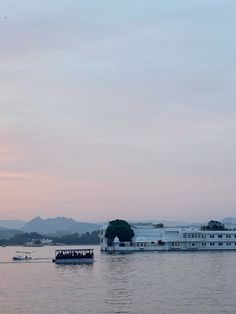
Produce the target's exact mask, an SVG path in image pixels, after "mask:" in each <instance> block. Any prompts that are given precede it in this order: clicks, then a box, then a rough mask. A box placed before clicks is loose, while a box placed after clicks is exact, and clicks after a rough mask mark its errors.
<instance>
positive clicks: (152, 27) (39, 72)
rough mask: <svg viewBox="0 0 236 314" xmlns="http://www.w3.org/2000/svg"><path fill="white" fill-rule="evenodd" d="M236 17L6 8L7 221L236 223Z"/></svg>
mask: <svg viewBox="0 0 236 314" xmlns="http://www.w3.org/2000/svg"><path fill="white" fill-rule="evenodd" d="M234 9H236V5H235V4H234V3H233V2H227V3H224V2H222V3H220V2H212V1H203V0H202V1H198V2H196V3H192V2H191V3H185V2H184V3H178V5H176V6H175V5H173V3H172V2H169V1H166V2H165V3H164V2H163V3H159V2H158V1H156V2H155V1H153V2H148V3H145V2H142V1H140V2H138V3H137V2H135V1H134V0H131V1H130V2H129V3H127V1H123V0H121V1H119V2H117V3H115V2H111V3H106V4H105V3H103V2H102V3H101V2H99V1H94V2H93V5H92V4H91V2H90V1H88V2H87V1H86V2H82V1H75V0H71V1H69V2H68V1H66V0H62V1H60V2H56V1H52V2H51V1H50V2H48V1H46V0H42V1H40V2H38V3H36V2H35V3H34V2H32V1H26V0H23V1H21V2H19V1H15V0H12V1H5V0H4V1H2V2H1V4H0V11H1V12H2V19H1V18H0V26H1V27H0V36H1V42H0V67H1V74H0V95H1V99H0V219H15V218H18V219H31V218H32V217H34V216H38V215H40V216H43V217H52V216H57V215H64V216H68V217H74V218H76V219H79V220H87V221H103V220H107V219H111V218H118V217H119V218H125V219H171V220H185V221H203V220H208V219H211V218H214V219H220V218H223V217H225V216H236V194H235V191H234V186H235V182H236V144H235V143H236V142H235V134H236V107H235V99H236V89H235V82H236V76H235V74H236V63H235V53H236V45H235V43H234V42H233V41H232V38H233V36H234V33H233V30H234V29H235V27H236V25H235V23H236V22H235V17H234V16H233V15H232V12H233V10H234ZM5 17H6V18H5ZM220 21H221V22H222V21H224V22H225V23H220Z"/></svg>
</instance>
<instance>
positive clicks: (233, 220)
mask: <svg viewBox="0 0 236 314" xmlns="http://www.w3.org/2000/svg"><path fill="white" fill-rule="evenodd" d="M222 223H223V224H232V225H236V218H233V217H226V218H224V219H223V220H222Z"/></svg>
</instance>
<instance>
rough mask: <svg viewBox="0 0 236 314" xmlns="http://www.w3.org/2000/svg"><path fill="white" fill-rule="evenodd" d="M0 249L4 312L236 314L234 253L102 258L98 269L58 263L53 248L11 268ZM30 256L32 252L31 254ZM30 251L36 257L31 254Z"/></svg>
mask: <svg viewBox="0 0 236 314" xmlns="http://www.w3.org/2000/svg"><path fill="white" fill-rule="evenodd" d="M16 250H24V251H25V250H26V249H25V248H19V247H17V248H16V247H6V248H0V261H1V263H0V275H1V277H0V278H1V279H0V313H3V314H5V313H6V314H16V313H17V314H20V313H32V314H34V313H35V314H36V313H37V314H41V313H42V314H45V313H56V314H64V313H81V314H82V313H83V314H87V313H93V314H95V313H103V314H112V313H132V314H137V313H143V314H149V313H150V314H153V313H160V314H164V313H180V314H184V313H192V314H194V313H196V314H199V313H204V314H206V313H208V314H210V313H214V314H215V313H235V311H236V268H235V265H236V252H162V253H157V252H154V253H153V252H142V253H141V252H140V253H133V254H128V255H107V254H101V253H100V251H99V247H98V246H97V247H95V258H96V262H95V263H94V265H73V266H72V265H71V266H70V265H64V266H63V265H55V264H53V263H52V262H51V260H50V259H47V258H52V257H53V255H54V251H55V247H43V248H32V250H34V252H33V257H34V260H33V261H32V262H23V263H22V262H11V257H12V256H13V255H15V251H16ZM27 250H28V249H27ZM32 250H31V251H32Z"/></svg>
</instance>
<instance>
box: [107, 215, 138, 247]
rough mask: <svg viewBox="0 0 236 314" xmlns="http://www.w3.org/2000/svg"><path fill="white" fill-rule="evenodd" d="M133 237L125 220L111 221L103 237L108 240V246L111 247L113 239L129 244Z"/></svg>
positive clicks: (132, 232)
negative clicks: (116, 238)
mask: <svg viewBox="0 0 236 314" xmlns="http://www.w3.org/2000/svg"><path fill="white" fill-rule="evenodd" d="M133 236H134V231H133V230H132V229H131V226H130V224H129V223H128V222H127V221H125V220H120V219H116V220H112V221H110V222H109V225H108V227H107V229H106V233H105V237H106V238H107V239H108V245H111V244H112V242H113V241H114V239H115V237H118V238H119V240H120V241H121V242H129V241H131V240H132V238H133Z"/></svg>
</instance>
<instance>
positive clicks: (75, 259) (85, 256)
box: [52, 249, 94, 264]
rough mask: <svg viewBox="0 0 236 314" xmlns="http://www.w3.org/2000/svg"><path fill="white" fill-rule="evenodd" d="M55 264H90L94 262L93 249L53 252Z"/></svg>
mask: <svg viewBox="0 0 236 314" xmlns="http://www.w3.org/2000/svg"><path fill="white" fill-rule="evenodd" d="M52 261H53V263H55V264H82V263H86V264H91V263H93V262H94V252H93V249H63V250H56V251H55V258H54V259H53V260H52Z"/></svg>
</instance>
